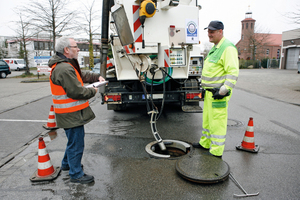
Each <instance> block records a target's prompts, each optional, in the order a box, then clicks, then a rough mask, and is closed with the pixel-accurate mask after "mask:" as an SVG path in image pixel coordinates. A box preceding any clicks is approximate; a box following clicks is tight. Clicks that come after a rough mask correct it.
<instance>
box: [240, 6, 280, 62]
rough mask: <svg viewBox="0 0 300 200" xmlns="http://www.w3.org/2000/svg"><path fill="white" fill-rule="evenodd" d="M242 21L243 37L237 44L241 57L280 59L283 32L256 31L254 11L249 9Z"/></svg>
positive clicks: (248, 58) (244, 58)
mask: <svg viewBox="0 0 300 200" xmlns="http://www.w3.org/2000/svg"><path fill="white" fill-rule="evenodd" d="M241 22H242V31H241V39H240V41H239V42H238V43H237V44H236V45H235V46H236V47H237V49H238V54H239V59H243V60H257V59H258V60H261V59H263V58H270V59H273V58H275V59H279V58H280V53H281V44H282V42H281V37H282V35H281V34H269V33H256V31H255V22H256V20H255V19H253V18H252V12H251V11H247V12H246V15H245V19H244V20H242V21H241Z"/></svg>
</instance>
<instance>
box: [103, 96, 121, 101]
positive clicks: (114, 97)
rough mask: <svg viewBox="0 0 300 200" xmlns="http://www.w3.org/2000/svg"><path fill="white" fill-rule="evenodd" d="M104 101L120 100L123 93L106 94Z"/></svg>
mask: <svg viewBox="0 0 300 200" xmlns="http://www.w3.org/2000/svg"><path fill="white" fill-rule="evenodd" d="M104 101H106V102H118V101H121V95H105V96H104Z"/></svg>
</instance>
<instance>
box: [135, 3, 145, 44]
mask: <svg viewBox="0 0 300 200" xmlns="http://www.w3.org/2000/svg"><path fill="white" fill-rule="evenodd" d="M139 8H140V6H139V5H133V6H132V12H133V28H134V42H142V40H143V36H142V35H143V30H142V24H141V21H140V18H139V17H140V16H139Z"/></svg>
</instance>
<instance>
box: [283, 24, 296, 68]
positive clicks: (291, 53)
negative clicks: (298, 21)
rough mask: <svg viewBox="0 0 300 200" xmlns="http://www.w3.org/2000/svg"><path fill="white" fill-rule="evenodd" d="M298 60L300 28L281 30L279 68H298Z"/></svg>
mask: <svg viewBox="0 0 300 200" xmlns="http://www.w3.org/2000/svg"><path fill="white" fill-rule="evenodd" d="M298 61H300V29H295V30H290V31H285V32H282V53H281V61H280V69H298V64H297V62H298Z"/></svg>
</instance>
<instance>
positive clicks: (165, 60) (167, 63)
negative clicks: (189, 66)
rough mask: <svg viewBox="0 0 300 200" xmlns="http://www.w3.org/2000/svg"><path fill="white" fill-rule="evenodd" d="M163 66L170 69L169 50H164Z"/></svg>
mask: <svg viewBox="0 0 300 200" xmlns="http://www.w3.org/2000/svg"><path fill="white" fill-rule="evenodd" d="M164 66H165V67H170V50H169V49H165V50H164Z"/></svg>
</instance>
